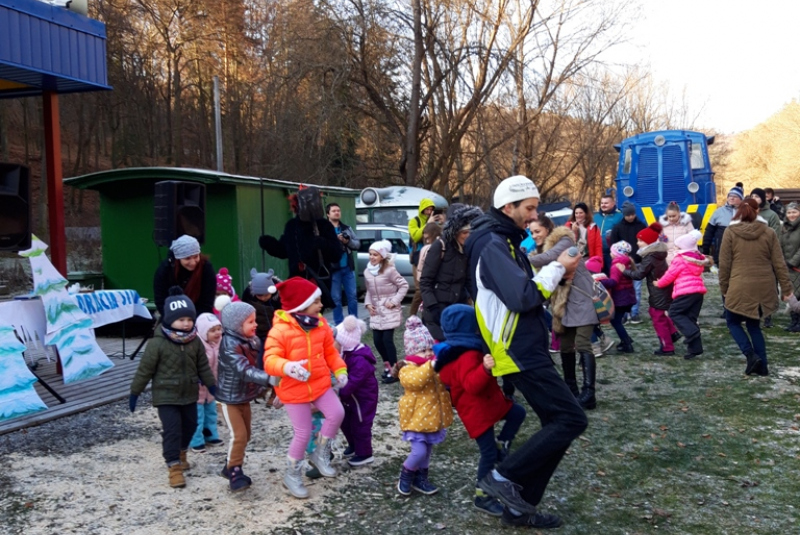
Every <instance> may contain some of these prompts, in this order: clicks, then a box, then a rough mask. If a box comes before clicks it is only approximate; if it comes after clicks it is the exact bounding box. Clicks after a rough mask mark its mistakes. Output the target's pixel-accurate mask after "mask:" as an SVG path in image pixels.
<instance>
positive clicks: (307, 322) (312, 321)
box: [292, 312, 319, 332]
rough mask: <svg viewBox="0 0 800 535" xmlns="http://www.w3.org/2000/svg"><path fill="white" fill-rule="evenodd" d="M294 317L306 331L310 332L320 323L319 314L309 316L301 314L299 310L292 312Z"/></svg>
mask: <svg viewBox="0 0 800 535" xmlns="http://www.w3.org/2000/svg"><path fill="white" fill-rule="evenodd" d="M292 317H293V318H294V319H296V320H297V323H298V324H299V325H300V327H302V328H303V330H304V331H306V332H308V331H310V330H311V329H313V328H315V327H316V326H317V325H319V316H309V315H308V314H300V313H298V312H294V313H292Z"/></svg>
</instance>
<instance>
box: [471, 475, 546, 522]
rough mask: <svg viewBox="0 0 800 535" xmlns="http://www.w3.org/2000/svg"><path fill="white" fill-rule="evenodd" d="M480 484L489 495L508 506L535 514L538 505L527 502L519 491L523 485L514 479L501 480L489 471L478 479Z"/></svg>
mask: <svg viewBox="0 0 800 535" xmlns="http://www.w3.org/2000/svg"><path fill="white" fill-rule="evenodd" d="M478 486H479V487H480V488H481V490H482V491H484V492H485V493H486V494H488V495H489V496H491V497H493V498H495V499H497V500H499V501H500V502H501V503H502V504H503V505H505V506H506V507H511V508H512V509H514V510H516V511H520V512H522V513H527V514H535V513H536V506H534V505H532V504H530V503H528V502H526V501H525V500H523V499H522V496H520V494H519V491H520V489H521V488H522V485H517V484H516V483H514V482H513V481H508V480H506V481H500V480H498V479H495V477H494V472H489V473H488V474H486V476H485V477H484V478H483V479H481V480H480V481H478Z"/></svg>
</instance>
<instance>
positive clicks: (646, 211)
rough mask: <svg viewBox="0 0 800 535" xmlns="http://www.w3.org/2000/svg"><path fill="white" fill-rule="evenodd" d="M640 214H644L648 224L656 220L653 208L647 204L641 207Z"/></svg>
mask: <svg viewBox="0 0 800 535" xmlns="http://www.w3.org/2000/svg"><path fill="white" fill-rule="evenodd" d="M642 215H643V216H644V219H645V221H646V222H647V224H648V225H652V224H653V223H654V222H655V220H656V216H655V215H653V209H652V208H650V207H649V206H643V207H642Z"/></svg>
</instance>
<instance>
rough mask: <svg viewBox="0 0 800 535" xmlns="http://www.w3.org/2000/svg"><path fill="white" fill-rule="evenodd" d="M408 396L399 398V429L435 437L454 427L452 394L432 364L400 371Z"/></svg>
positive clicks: (408, 365)
mask: <svg viewBox="0 0 800 535" xmlns="http://www.w3.org/2000/svg"><path fill="white" fill-rule="evenodd" d="M400 384H401V385H403V388H404V389H405V393H404V394H403V396H402V397H401V398H400V402H399V408H400V429H401V430H403V431H416V432H418V433H435V432H437V431H441V430H442V429H445V428H447V427H450V425H452V423H453V406H452V405H451V403H450V394H449V393H448V392H447V389H446V388H445V387H444V385H443V384H442V381H441V379H439V374H438V373H436V372H435V371H433V361H432V360H431V361H428V362H426V363H424V364H421V365H417V364H414V363H412V362H408V364H406V365H405V366H404V367H403V368H402V369H401V370H400Z"/></svg>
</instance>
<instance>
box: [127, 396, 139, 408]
mask: <svg viewBox="0 0 800 535" xmlns="http://www.w3.org/2000/svg"><path fill="white" fill-rule="evenodd" d="M138 399H139V396H137V395H136V394H131V395H130V397H129V398H128V408H130V409H131V412H133V411H135V410H136V401H137V400H138Z"/></svg>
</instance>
